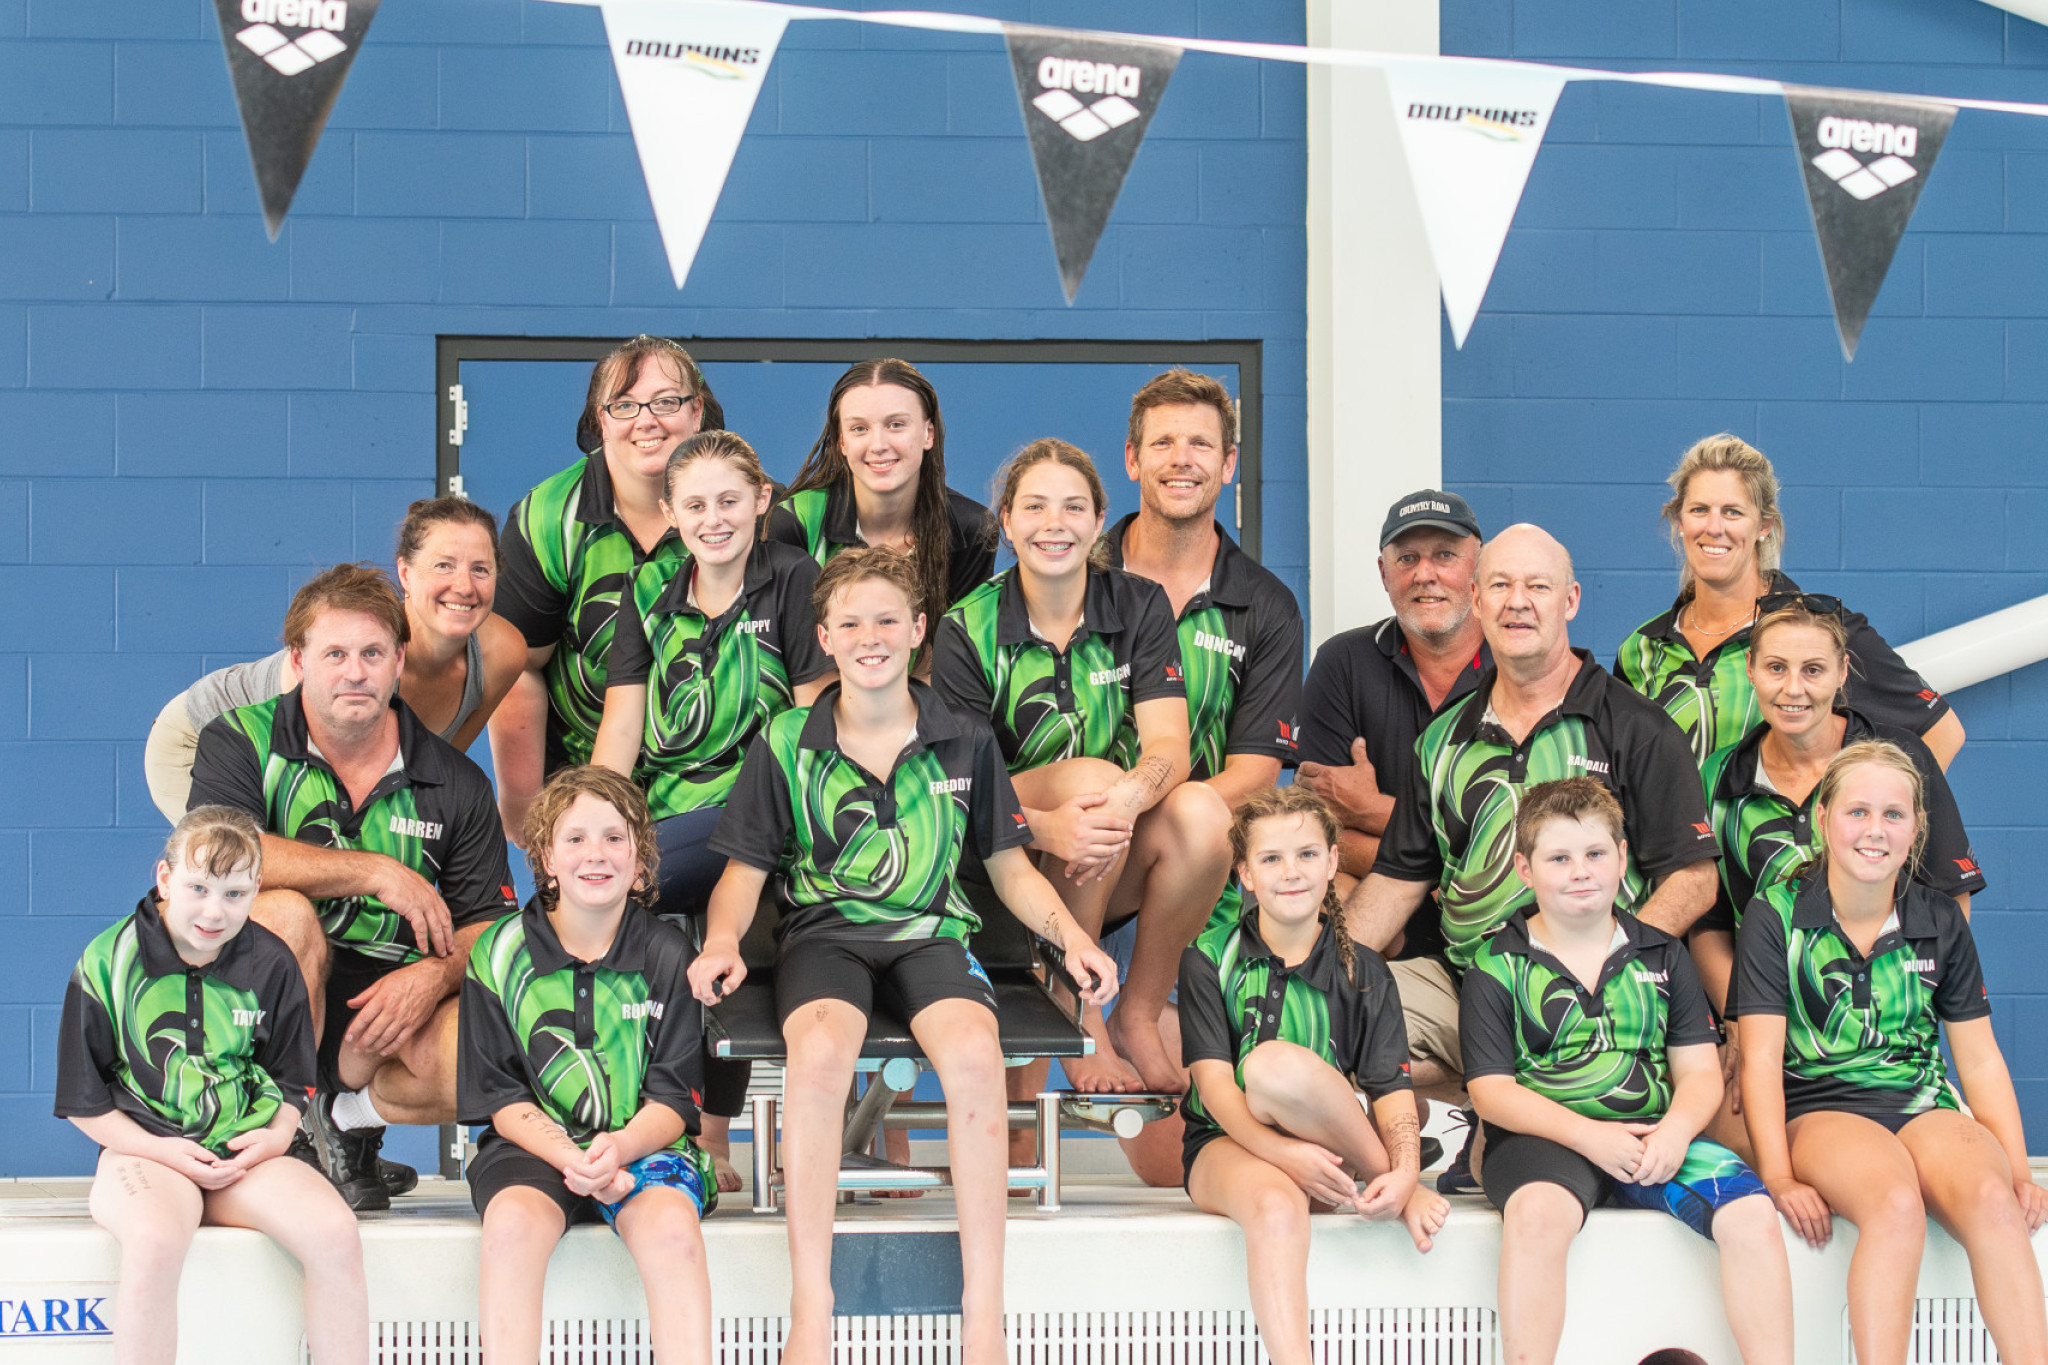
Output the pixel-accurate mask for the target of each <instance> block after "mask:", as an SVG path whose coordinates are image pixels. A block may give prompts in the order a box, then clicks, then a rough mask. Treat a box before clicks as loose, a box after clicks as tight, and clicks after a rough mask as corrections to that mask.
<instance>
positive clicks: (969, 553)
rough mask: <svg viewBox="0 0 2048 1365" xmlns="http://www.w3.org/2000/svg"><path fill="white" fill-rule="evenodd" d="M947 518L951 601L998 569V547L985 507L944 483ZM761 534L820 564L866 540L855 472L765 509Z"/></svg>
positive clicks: (947, 557) (948, 572)
mask: <svg viewBox="0 0 2048 1365" xmlns="http://www.w3.org/2000/svg"><path fill="white" fill-rule="evenodd" d="M946 520H947V521H948V522H949V523H951V527H952V536H951V537H950V539H949V542H948V544H947V546H946V604H947V605H948V606H950V605H952V604H953V603H955V602H958V601H959V600H960V599H961V598H963V597H965V596H967V594H968V593H970V592H972V591H974V589H975V588H976V587H977V586H979V585H980V584H982V583H983V582H986V581H987V579H988V577H989V575H990V574H992V573H994V572H995V571H996V552H995V547H994V546H993V545H991V544H990V543H989V536H988V523H989V517H988V509H987V508H986V507H983V506H982V505H981V504H980V503H978V502H976V501H975V500H974V499H973V498H970V497H967V496H966V495H964V494H961V493H956V492H954V491H953V490H952V489H950V488H948V489H947V490H946ZM762 535H763V537H764V538H765V539H768V540H774V541H779V542H781V543H782V544H784V545H792V546H794V547H796V548H797V549H799V550H802V551H803V552H804V553H805V554H807V555H809V556H810V557H811V558H812V559H815V560H817V561H818V567H820V568H823V567H824V566H825V564H826V563H827V562H829V561H830V560H831V558H832V556H834V555H836V554H838V553H839V552H840V551H841V550H850V549H853V548H855V547H856V546H861V545H865V544H867V540H866V539H865V538H864V537H862V535H861V533H860V505H859V504H858V503H857V502H856V501H855V500H854V492H853V476H852V475H850V474H849V475H846V476H844V477H842V478H840V479H839V480H838V481H837V482H836V483H834V484H833V485H832V486H831V487H830V488H806V489H805V490H803V491H802V492H801V493H791V494H790V495H789V496H788V497H786V498H784V499H783V500H782V501H781V502H778V503H776V504H775V506H774V507H772V508H770V509H769V512H768V523H767V526H766V528H765V529H764V530H763V532H762Z"/></svg>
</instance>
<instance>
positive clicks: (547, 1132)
mask: <svg viewBox="0 0 2048 1365" xmlns="http://www.w3.org/2000/svg"><path fill="white" fill-rule="evenodd" d="M519 1117H520V1119H521V1120H523V1121H524V1122H525V1124H526V1126H527V1127H528V1128H530V1129H531V1130H532V1131H533V1135H534V1136H535V1137H536V1138H539V1139H541V1140H542V1141H547V1140H549V1139H552V1138H560V1139H561V1140H562V1141H564V1142H570V1141H573V1139H572V1138H571V1137H570V1136H569V1132H568V1130H567V1129H566V1128H564V1127H562V1125H561V1124H559V1123H556V1122H555V1121H554V1120H553V1119H551V1118H549V1117H548V1116H547V1115H546V1114H543V1113H541V1111H540V1107H539V1106H538V1105H536V1106H534V1107H533V1108H530V1109H526V1110H522V1111H521V1112H520V1115H519Z"/></svg>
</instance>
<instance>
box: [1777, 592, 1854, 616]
mask: <svg viewBox="0 0 2048 1365" xmlns="http://www.w3.org/2000/svg"><path fill="white" fill-rule="evenodd" d="M1787 607H1802V608H1804V609H1805V610H1807V611H1810V612H1812V613H1813V614H1814V615H1816V616H1840V615H1841V614H1842V599H1841V598H1839V597H1830V596H1828V595H1827V594H1826V593H1824V592H1773V593H1766V594H1764V595H1763V596H1762V597H1759V598H1757V599H1756V614H1757V615H1758V616H1759V617H1763V616H1768V615H1770V614H1771V613H1772V612H1774V611H1783V610H1784V609H1785V608H1787Z"/></svg>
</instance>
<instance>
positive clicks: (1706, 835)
mask: <svg viewBox="0 0 2048 1365" xmlns="http://www.w3.org/2000/svg"><path fill="white" fill-rule="evenodd" d="M1692 827H1693V828H1694V829H1696V830H1698V831H1699V832H1700V837H1701V838H1702V839H1711V838H1713V837H1714V827H1713V826H1712V825H1703V824H1701V823H1700V822H1699V821H1697V820H1695V821H1693V822H1692Z"/></svg>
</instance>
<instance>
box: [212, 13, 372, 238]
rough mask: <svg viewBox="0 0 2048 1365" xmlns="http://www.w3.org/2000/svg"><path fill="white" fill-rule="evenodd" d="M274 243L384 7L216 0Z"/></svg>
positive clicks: (265, 222) (266, 222)
mask: <svg viewBox="0 0 2048 1365" xmlns="http://www.w3.org/2000/svg"><path fill="white" fill-rule="evenodd" d="M213 5H214V12H215V13H216V14H217V15H219V17H220V40H221V46H222V47H224V48H226V49H227V56H228V76H229V78H230V79H231V80H233V81H234V83H235V104H236V105H237V106H238V107H239V108H240V109H241V111H242V136H243V137H244V138H246V139H247V140H248V143H249V165H250V168H251V169H252V170H253V171H254V172H255V174H256V193H257V194H258V195H259V196H260V197H261V198H262V200H263V225H264V227H265V228H266V229H267V230H268V231H269V233H270V240H271V241H273V242H274V241H276V240H277V231H278V229H279V228H281V227H283V226H284V216H285V213H286V212H287V211H288V210H289V209H290V208H291V206H292V196H293V195H294V194H297V193H298V190H299V177H301V176H303V175H304V174H305V173H306V163H307V162H309V161H311V160H312V159H313V149H314V148H315V147H317V146H318V145H319V144H320V133H321V131H322V130H323V129H324V128H326V126H327V115H328V113H329V112H330V111H331V110H332V109H333V108H334V101H335V98H336V97H337V96H339V95H340V94H341V83H342V82H343V81H345V80H347V79H348V69H349V67H350V66H351V65H352V64H353V63H354V62H355V59H356V52H357V50H358V49H359V48H361V47H362V44H363V35H364V34H366V33H368V32H369V31H370V21H371V20H372V19H374V18H376V17H377V5H378V0H213Z"/></svg>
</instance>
